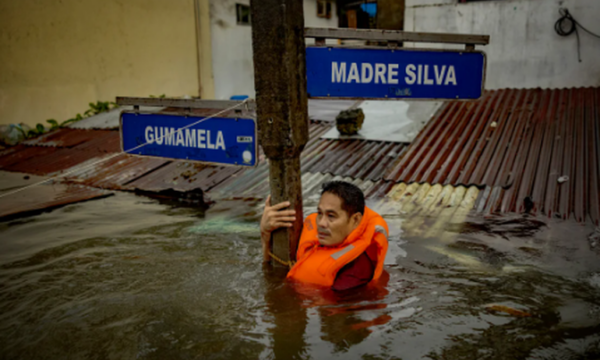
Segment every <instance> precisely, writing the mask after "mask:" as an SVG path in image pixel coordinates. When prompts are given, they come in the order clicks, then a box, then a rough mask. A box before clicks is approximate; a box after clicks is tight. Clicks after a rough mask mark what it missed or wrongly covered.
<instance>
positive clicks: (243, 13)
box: [235, 4, 250, 25]
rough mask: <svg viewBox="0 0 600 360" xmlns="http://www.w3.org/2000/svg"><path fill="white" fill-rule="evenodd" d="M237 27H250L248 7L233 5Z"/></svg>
mask: <svg viewBox="0 0 600 360" xmlns="http://www.w3.org/2000/svg"><path fill="white" fill-rule="evenodd" d="M235 10H236V14H237V23H238V25H250V6H248V5H243V4H235Z"/></svg>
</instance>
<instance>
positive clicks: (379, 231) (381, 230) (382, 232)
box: [375, 225, 388, 240]
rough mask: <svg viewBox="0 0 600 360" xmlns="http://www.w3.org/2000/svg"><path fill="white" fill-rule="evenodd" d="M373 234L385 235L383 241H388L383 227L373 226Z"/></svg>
mask: <svg viewBox="0 0 600 360" xmlns="http://www.w3.org/2000/svg"><path fill="white" fill-rule="evenodd" d="M375 232H376V233H380V234H383V235H385V239H386V240H387V239H388V233H387V231H386V230H385V228H384V227H383V226H381V225H375Z"/></svg>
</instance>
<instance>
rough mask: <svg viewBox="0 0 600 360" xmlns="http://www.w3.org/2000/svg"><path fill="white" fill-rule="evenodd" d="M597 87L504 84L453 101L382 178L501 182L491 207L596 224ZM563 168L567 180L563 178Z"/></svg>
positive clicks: (599, 218)
mask: <svg viewBox="0 0 600 360" xmlns="http://www.w3.org/2000/svg"><path fill="white" fill-rule="evenodd" d="M599 93H600V88H574V89H521V90H517V89H506V90H496V91H486V92H485V94H484V96H483V97H482V98H481V99H480V100H478V101H475V102H472V103H468V104H465V103H447V104H446V105H445V106H444V107H443V108H442V109H440V111H439V112H438V113H437V114H436V116H434V117H433V118H432V120H431V121H430V122H429V124H427V126H426V127H425V128H424V129H423V130H422V131H421V133H420V134H419V135H418V136H417V138H416V139H415V141H414V142H413V143H412V144H411V145H410V146H409V147H408V148H407V149H406V150H405V151H404V155H403V156H402V157H401V158H400V159H399V160H397V161H396V162H395V163H394V164H393V165H392V166H390V167H389V168H388V169H387V171H386V172H385V174H384V176H383V179H384V180H386V181H391V182H394V183H399V182H406V183H412V182H417V183H431V184H450V185H455V186H457V185H467V186H470V185H475V186H478V187H480V188H483V187H485V186H489V187H491V188H492V189H496V188H499V189H501V190H492V191H490V194H491V195H490V196H492V195H493V196H494V197H495V198H494V199H491V200H490V199H488V200H490V201H492V202H493V203H492V204H491V205H490V206H489V207H488V210H489V211H501V212H524V211H529V212H531V213H533V214H536V213H543V214H546V215H548V216H555V215H556V216H560V217H562V218H565V219H566V218H569V217H573V218H575V219H576V220H577V221H580V222H584V221H586V219H587V218H590V219H591V220H592V221H593V222H594V223H596V224H598V222H600V199H599V197H598V196H599V195H598V193H599V192H600V188H599V187H600V185H598V182H599V181H598V180H599V176H600V175H599V170H598V168H599V167H600V165H598V164H599V162H598V161H599V158H600V145H599V142H600V137H599V135H598V131H599V129H598V128H599V127H600V125H598V124H600V113H599V111H598V108H599V104H600V98H599ZM561 176H565V177H568V181H564V182H561V183H559V182H558V179H559V178H560V177H561ZM486 206H487V205H486Z"/></svg>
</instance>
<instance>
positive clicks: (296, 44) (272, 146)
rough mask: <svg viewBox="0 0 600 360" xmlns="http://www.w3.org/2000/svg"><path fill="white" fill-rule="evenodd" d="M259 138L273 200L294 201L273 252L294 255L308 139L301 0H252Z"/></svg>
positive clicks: (287, 256) (283, 256) (284, 256)
mask: <svg viewBox="0 0 600 360" xmlns="http://www.w3.org/2000/svg"><path fill="white" fill-rule="evenodd" d="M250 7H251V11H252V48H253V51H254V84H255V88H256V105H257V115H258V134H259V135H258V140H259V143H260V145H261V146H262V148H263V150H264V152H265V155H266V156H267V157H268V158H269V164H270V169H269V175H270V176H269V180H270V186H271V204H277V203H280V202H282V201H286V200H287V201H290V202H291V206H290V208H291V209H294V210H296V213H297V216H296V221H295V222H294V226H293V227H291V228H289V229H279V230H277V231H275V232H273V248H272V251H273V254H275V255H276V256H278V257H279V258H281V259H283V260H288V259H292V260H293V259H295V257H296V248H297V244H298V239H299V238H300V232H301V231H302V221H303V220H302V214H303V213H302V183H301V173H300V153H301V152H302V149H303V148H304V145H306V142H307V141H308V110H307V104H308V103H307V95H306V61H305V49H304V12H303V8H302V0H252V1H251V2H250Z"/></svg>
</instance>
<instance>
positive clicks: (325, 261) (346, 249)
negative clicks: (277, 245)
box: [287, 207, 389, 286]
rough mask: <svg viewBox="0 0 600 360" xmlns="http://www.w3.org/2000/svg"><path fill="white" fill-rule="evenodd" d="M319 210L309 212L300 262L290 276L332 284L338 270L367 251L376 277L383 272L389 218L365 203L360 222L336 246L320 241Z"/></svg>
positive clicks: (299, 252)
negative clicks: (325, 244) (384, 217)
mask: <svg viewBox="0 0 600 360" xmlns="http://www.w3.org/2000/svg"><path fill="white" fill-rule="evenodd" d="M316 220H317V214H311V215H309V216H308V217H307V218H306V220H305V221H304V228H303V229H302V235H301V236H300V243H299V244H298V252H297V256H296V259H297V262H296V265H294V267H292V268H291V269H290V271H289V273H288V275H287V278H288V279H293V280H296V281H301V282H307V283H312V284H317V285H323V286H332V285H333V283H334V281H335V277H336V276H337V273H338V272H339V271H340V270H341V269H342V268H343V267H344V266H345V265H347V264H349V263H350V262H352V261H354V259H356V258H357V257H358V256H359V255H360V254H362V253H363V252H366V254H367V255H368V256H369V258H370V259H371V261H373V263H374V264H376V265H375V273H374V274H373V279H372V280H371V282H372V281H374V280H377V279H378V278H379V277H380V276H381V273H382V272H383V261H384V259H385V254H386V252H387V248H388V231H389V230H388V226H387V223H386V222H385V220H383V218H382V217H381V216H380V215H379V214H377V213H376V212H374V211H373V210H371V209H369V208H368V207H365V213H364V214H363V217H362V220H361V222H360V224H359V225H358V226H357V227H356V229H354V231H352V232H351V233H350V235H348V236H347V237H346V239H344V241H343V242H342V243H341V244H339V245H336V246H323V245H320V244H319V239H318V233H317V221H316Z"/></svg>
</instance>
